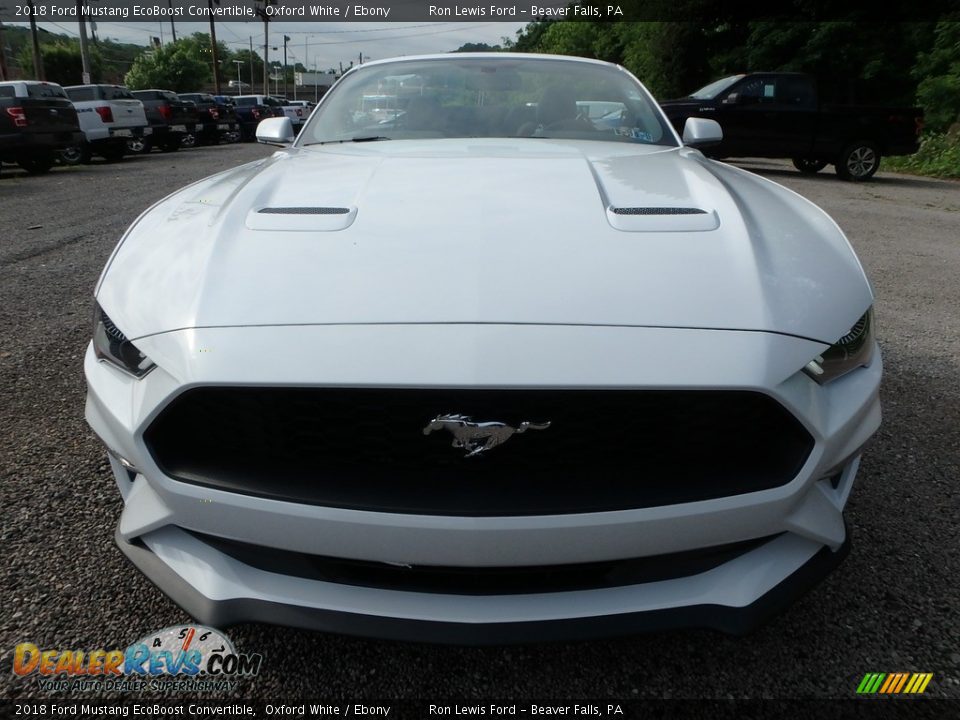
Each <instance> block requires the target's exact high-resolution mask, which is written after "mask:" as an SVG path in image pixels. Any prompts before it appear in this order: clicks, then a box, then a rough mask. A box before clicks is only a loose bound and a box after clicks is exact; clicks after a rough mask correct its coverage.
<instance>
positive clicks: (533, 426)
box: [423, 415, 550, 457]
mask: <svg viewBox="0 0 960 720" xmlns="http://www.w3.org/2000/svg"><path fill="white" fill-rule="evenodd" d="M548 427H550V423H549V422H545V423H532V422H522V423H520V427H517V428H515V427H511V426H510V425H507V424H505V423H502V422H481V423H475V422H473V421H472V420H471V419H470V417H469V416H467V415H437V416H436V417H435V418H434V419H433V420H431V421H430V424H429V425H427V426H426V427H425V428H424V429H423V434H424V435H429V434H430V433H432V432H433V431H434V430H448V431H450V434H451V435H453V443H452V444H453V447H455V448H463V449H464V450H467V451H468V452H467V454H466V455H465V456H464V457H473V456H474V455H479V454H480V453H482V452H486V451H487V450H490V449H491V448H495V447H496V446H497V445H503V443H505V442H506V441H507V440H509V439H510V438H511V437H512V436H513V435H514V434H515V433H516V434H519V433H522V432H526V431H527V430H546V429H547V428H548Z"/></svg>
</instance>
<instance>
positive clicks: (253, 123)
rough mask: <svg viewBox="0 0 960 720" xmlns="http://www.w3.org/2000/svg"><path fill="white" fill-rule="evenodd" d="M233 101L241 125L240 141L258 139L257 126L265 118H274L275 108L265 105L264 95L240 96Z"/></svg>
mask: <svg viewBox="0 0 960 720" xmlns="http://www.w3.org/2000/svg"><path fill="white" fill-rule="evenodd" d="M233 101H234V109H235V110H236V113H237V121H238V122H239V123H240V139H241V140H246V141H250V140H254V139H256V132H257V125H259V124H260V121H261V120H263V119H264V118H269V117H274V107H275V106H272V105H266V104H264V103H263V96H262V95H238V96H235V97H234V98H233Z"/></svg>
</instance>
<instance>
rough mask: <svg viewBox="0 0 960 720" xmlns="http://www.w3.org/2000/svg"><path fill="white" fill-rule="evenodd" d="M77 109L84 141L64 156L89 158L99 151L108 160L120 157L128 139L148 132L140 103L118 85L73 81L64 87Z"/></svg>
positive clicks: (87, 159)
mask: <svg viewBox="0 0 960 720" xmlns="http://www.w3.org/2000/svg"><path fill="white" fill-rule="evenodd" d="M64 90H66V91H67V96H68V97H69V98H70V100H71V102H73V106H74V107H75V108H76V109H77V118H78V119H79V120H80V129H81V130H82V131H83V134H84V141H83V143H82V144H81V145H80V147H79V148H74V149H73V151H72V152H68V153H65V157H66V159H67V160H68V161H69V160H79V161H80V162H89V161H90V156H91V155H101V156H102V157H104V158H105V159H106V160H108V161H110V162H115V161H117V160H120V159H121V158H123V156H124V154H125V153H126V152H127V143H128V142H129V141H130V140H132V139H134V138H143V137H146V136H147V135H149V134H150V132H151V131H150V127H149V125H150V124H149V123H148V122H147V116H146V114H145V112H144V110H143V103H142V102H140V101H139V100H137V99H136V98H135V97H134V96H133V94H132V93H131V92H130V91H129V90H127V88H125V87H123V86H121V85H72V86H70V87H66V88H64Z"/></svg>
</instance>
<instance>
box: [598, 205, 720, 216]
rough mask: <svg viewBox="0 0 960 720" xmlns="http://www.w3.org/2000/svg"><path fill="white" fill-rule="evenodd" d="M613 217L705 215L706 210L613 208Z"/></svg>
mask: <svg viewBox="0 0 960 720" xmlns="http://www.w3.org/2000/svg"><path fill="white" fill-rule="evenodd" d="M610 209H611V211H612V212H613V214H614V215H705V214H706V212H707V211H706V210H701V209H700V208H689V207H615V208H610Z"/></svg>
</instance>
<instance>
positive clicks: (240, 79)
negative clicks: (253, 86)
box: [233, 60, 243, 95]
mask: <svg viewBox="0 0 960 720" xmlns="http://www.w3.org/2000/svg"><path fill="white" fill-rule="evenodd" d="M233 62H234V63H235V64H236V66H237V91H236V92H235V93H234V95H239V94H240V92H241V91H242V90H243V75H241V74H240V68H241V67H243V60H234V61H233Z"/></svg>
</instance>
